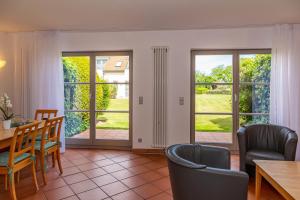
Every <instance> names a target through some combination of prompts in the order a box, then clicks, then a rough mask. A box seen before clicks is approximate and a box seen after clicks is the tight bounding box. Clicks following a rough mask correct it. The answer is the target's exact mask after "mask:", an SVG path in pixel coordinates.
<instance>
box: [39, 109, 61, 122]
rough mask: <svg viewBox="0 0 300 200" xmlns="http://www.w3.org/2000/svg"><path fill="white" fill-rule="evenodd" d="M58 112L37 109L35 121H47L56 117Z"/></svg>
mask: <svg viewBox="0 0 300 200" xmlns="http://www.w3.org/2000/svg"><path fill="white" fill-rule="evenodd" d="M57 113H58V110H56V109H37V110H36V111H35V116H34V119H35V120H46V119H50V118H53V117H56V115H57Z"/></svg>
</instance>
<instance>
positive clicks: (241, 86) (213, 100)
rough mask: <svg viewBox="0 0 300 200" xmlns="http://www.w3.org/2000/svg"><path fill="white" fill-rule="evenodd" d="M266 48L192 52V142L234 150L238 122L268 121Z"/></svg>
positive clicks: (268, 74)
mask: <svg viewBox="0 0 300 200" xmlns="http://www.w3.org/2000/svg"><path fill="white" fill-rule="evenodd" d="M270 66H271V54H270V51H269V50H222V51H220V50H208V51H201V50H199V51H192V74H191V94H192V98H191V113H192V116H191V142H192V143H194V142H196V143H197V142H198V143H206V144H214V145H221V146H226V147H229V148H231V149H237V138H236V131H237V130H238V128H239V126H240V125H245V124H250V123H268V121H269V92H270V90H269V88H270V87H269V83H270V70H271V67H270Z"/></svg>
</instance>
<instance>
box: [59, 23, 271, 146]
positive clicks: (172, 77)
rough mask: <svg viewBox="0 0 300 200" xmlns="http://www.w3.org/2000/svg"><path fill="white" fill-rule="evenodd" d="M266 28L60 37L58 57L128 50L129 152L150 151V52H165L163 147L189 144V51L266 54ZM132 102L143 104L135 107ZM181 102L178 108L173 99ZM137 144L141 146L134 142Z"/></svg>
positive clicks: (268, 45)
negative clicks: (162, 48)
mask: <svg viewBox="0 0 300 200" xmlns="http://www.w3.org/2000/svg"><path fill="white" fill-rule="evenodd" d="M271 32H272V29H271V27H265V28H240V29H215V30H190V31H187V30H182V31H146V32H142V31H141V32H102V33H100V32H62V33H61V37H60V39H61V41H60V42H61V45H62V50H63V51H87V50H95V51H104V50H133V148H151V143H152V119H153V65H152V51H151V47H152V46H168V47H169V69H168V95H167V97H168V101H167V102H168V114H167V117H168V126H167V131H168V133H167V134H168V144H173V143H188V142H190V68H191V66H190V59H191V58H190V51H191V49H195V48H198V49H235V48H239V49H244V48H245V49H249V48H271V44H272V41H271V38H272V36H271ZM138 96H144V104H143V105H138ZM179 97H184V98H185V105H183V106H179V104H178V98H179ZM138 138H142V139H143V143H138V142H137V139H138Z"/></svg>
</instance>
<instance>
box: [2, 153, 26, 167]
mask: <svg viewBox="0 0 300 200" xmlns="http://www.w3.org/2000/svg"><path fill="white" fill-rule="evenodd" d="M29 157H30V154H29V153H23V154H21V155H20V156H18V157H16V158H15V160H14V163H18V162H20V161H22V160H24V159H26V158H29ZM8 159H9V152H8V151H6V152H3V153H0V166H1V167H7V166H8Z"/></svg>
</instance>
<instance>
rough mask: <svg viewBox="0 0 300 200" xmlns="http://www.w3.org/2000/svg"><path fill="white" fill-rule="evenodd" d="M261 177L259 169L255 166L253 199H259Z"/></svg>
mask: <svg viewBox="0 0 300 200" xmlns="http://www.w3.org/2000/svg"><path fill="white" fill-rule="evenodd" d="M261 179H262V176H261V174H260V169H259V167H258V166H256V175H255V199H256V200H259V199H260V190H261Z"/></svg>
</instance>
